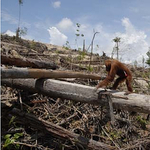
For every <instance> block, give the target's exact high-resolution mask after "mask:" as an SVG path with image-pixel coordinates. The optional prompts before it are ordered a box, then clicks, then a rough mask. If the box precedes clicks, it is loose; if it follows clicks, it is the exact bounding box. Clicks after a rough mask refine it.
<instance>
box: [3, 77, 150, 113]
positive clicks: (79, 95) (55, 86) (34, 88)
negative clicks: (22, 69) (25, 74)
mask: <svg viewBox="0 0 150 150" xmlns="http://www.w3.org/2000/svg"><path fill="white" fill-rule="evenodd" d="M1 82H2V85H6V86H10V87H15V88H19V89H23V90H27V91H31V92H38V93H42V94H45V95H48V96H50V97H53V98H62V99H68V100H74V101H78V102H84V103H89V104H95V105H101V106H104V105H105V103H108V101H106V99H105V98H103V96H102V97H101V99H99V97H98V94H97V93H96V92H95V91H94V89H95V88H94V87H89V86H85V85H80V84H75V83H68V82H64V81H58V80H52V79H38V80H36V79H2V81H1ZM101 90H103V89H99V91H101ZM110 93H111V94H112V103H113V108H116V109H124V110H128V111H135V112H141V113H147V114H148V113H150V95H142V94H135V93H132V94H129V95H127V96H124V93H125V92H114V91H111V90H110Z"/></svg>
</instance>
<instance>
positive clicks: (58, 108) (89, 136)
mask: <svg viewBox="0 0 150 150" xmlns="http://www.w3.org/2000/svg"><path fill="white" fill-rule="evenodd" d="M1 40H2V41H1V55H4V56H8V57H10V58H20V59H23V60H28V59H32V60H38V61H39V62H46V63H52V64H55V65H56V66H57V67H58V68H57V70H64V71H66V70H71V71H74V72H81V73H88V74H98V75H100V76H102V77H103V76H106V71H105V66H104V60H105V59H107V58H109V57H107V56H105V54H104V55H103V56H99V55H98V54H93V55H92V58H91V54H90V52H86V51H85V52H83V51H78V50H72V49H69V48H68V47H65V46H64V47H60V46H56V45H51V44H45V43H40V42H35V41H29V40H24V39H19V40H18V41H16V39H15V37H10V36H7V35H2V37H1ZM90 59H91V61H90ZM126 65H127V66H128V67H129V68H130V69H131V71H132V74H133V89H134V92H135V93H144V94H149V95H150V80H149V79H150V69H146V68H138V67H136V66H131V65H128V64H126ZM2 66H5V67H7V68H12V67H13V66H12V65H11V66H10V65H8V64H5V65H4V64H2ZM48 70H49V69H48ZM61 80H62V79H61ZM63 80H65V81H66V82H72V83H78V84H83V85H89V86H94V87H95V86H96V85H97V83H98V82H99V81H97V80H91V79H90V80H89V79H78V78H77V79H75V78H73V79H63ZM12 84H13V83H12ZM110 86H111V85H110ZM55 88H56V89H57V87H55ZM77 90H78V89H77ZM118 90H120V91H126V86H125V84H122V85H121V86H119V88H118ZM1 103H2V133H1V134H2V145H1V146H2V148H3V149H47V150H52V149H56V150H59V149H66V150H70V149H74V150H76V149H79V150H80V149H90V148H89V147H92V149H99V147H101V148H103V149H126V150H129V149H130V150H131V149H138V148H139V147H142V148H143V149H150V138H149V137H150V117H149V115H148V114H143V113H138V112H136V113H135V112H128V111H125V110H120V109H119V110H118V109H114V111H113V113H114V115H115V118H116V121H115V124H114V125H111V122H110V116H109V111H108V110H109V109H108V108H107V107H101V106H98V105H92V104H87V103H81V102H73V101H71V100H66V99H61V98H59V97H57V98H52V97H48V96H45V95H42V94H39V93H37V92H32V91H30V90H28V89H27V90H21V89H15V88H10V87H7V86H2V88H1ZM148 105H149V104H148ZM45 126H46V130H45V129H44V128H43V127H45ZM49 133H53V134H49ZM56 135H57V136H56ZM58 135H59V136H58ZM77 135H80V136H79V137H78V136H77ZM81 137H82V138H81ZM74 138H75V140H74ZM91 145H92V146H91Z"/></svg>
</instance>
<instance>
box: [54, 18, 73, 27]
mask: <svg viewBox="0 0 150 150" xmlns="http://www.w3.org/2000/svg"><path fill="white" fill-rule="evenodd" d="M57 27H58V28H60V29H62V30H69V29H70V28H72V27H73V22H72V21H71V20H70V19H68V18H63V19H62V20H61V21H60V22H59V23H58V24H57Z"/></svg>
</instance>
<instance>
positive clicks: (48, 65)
mask: <svg viewBox="0 0 150 150" xmlns="http://www.w3.org/2000/svg"><path fill="white" fill-rule="evenodd" d="M1 63H2V64H4V65H10V66H13V65H14V66H17V67H31V68H45V69H57V68H58V66H57V65H56V64H55V63H53V62H46V61H40V60H36V59H30V58H26V59H25V58H24V59H22V58H15V57H10V56H6V55H1Z"/></svg>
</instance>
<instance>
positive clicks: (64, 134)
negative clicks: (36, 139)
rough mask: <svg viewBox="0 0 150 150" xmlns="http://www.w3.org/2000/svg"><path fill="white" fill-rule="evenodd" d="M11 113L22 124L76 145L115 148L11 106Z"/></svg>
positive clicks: (97, 148)
mask: <svg viewBox="0 0 150 150" xmlns="http://www.w3.org/2000/svg"><path fill="white" fill-rule="evenodd" d="M12 114H14V115H16V116H17V120H18V121H19V122H21V123H22V124H27V125H30V126H31V127H33V128H34V129H38V130H40V131H42V132H44V133H46V134H47V133H49V134H52V135H53V136H55V137H57V138H61V139H64V140H70V141H73V142H75V143H76V144H77V145H78V144H79V145H82V146H83V147H85V148H88V149H93V150H100V149H104V150H112V149H115V147H113V146H109V145H107V144H105V143H102V142H96V141H94V140H92V139H87V138H85V137H83V136H80V135H78V134H75V133H73V132H70V131H68V130H66V129H64V128H62V127H60V126H58V125H56V124H53V123H51V122H48V121H45V120H43V119H41V118H36V117H35V116H33V115H31V114H28V113H25V112H23V111H20V110H19V109H16V108H13V110H12Z"/></svg>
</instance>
